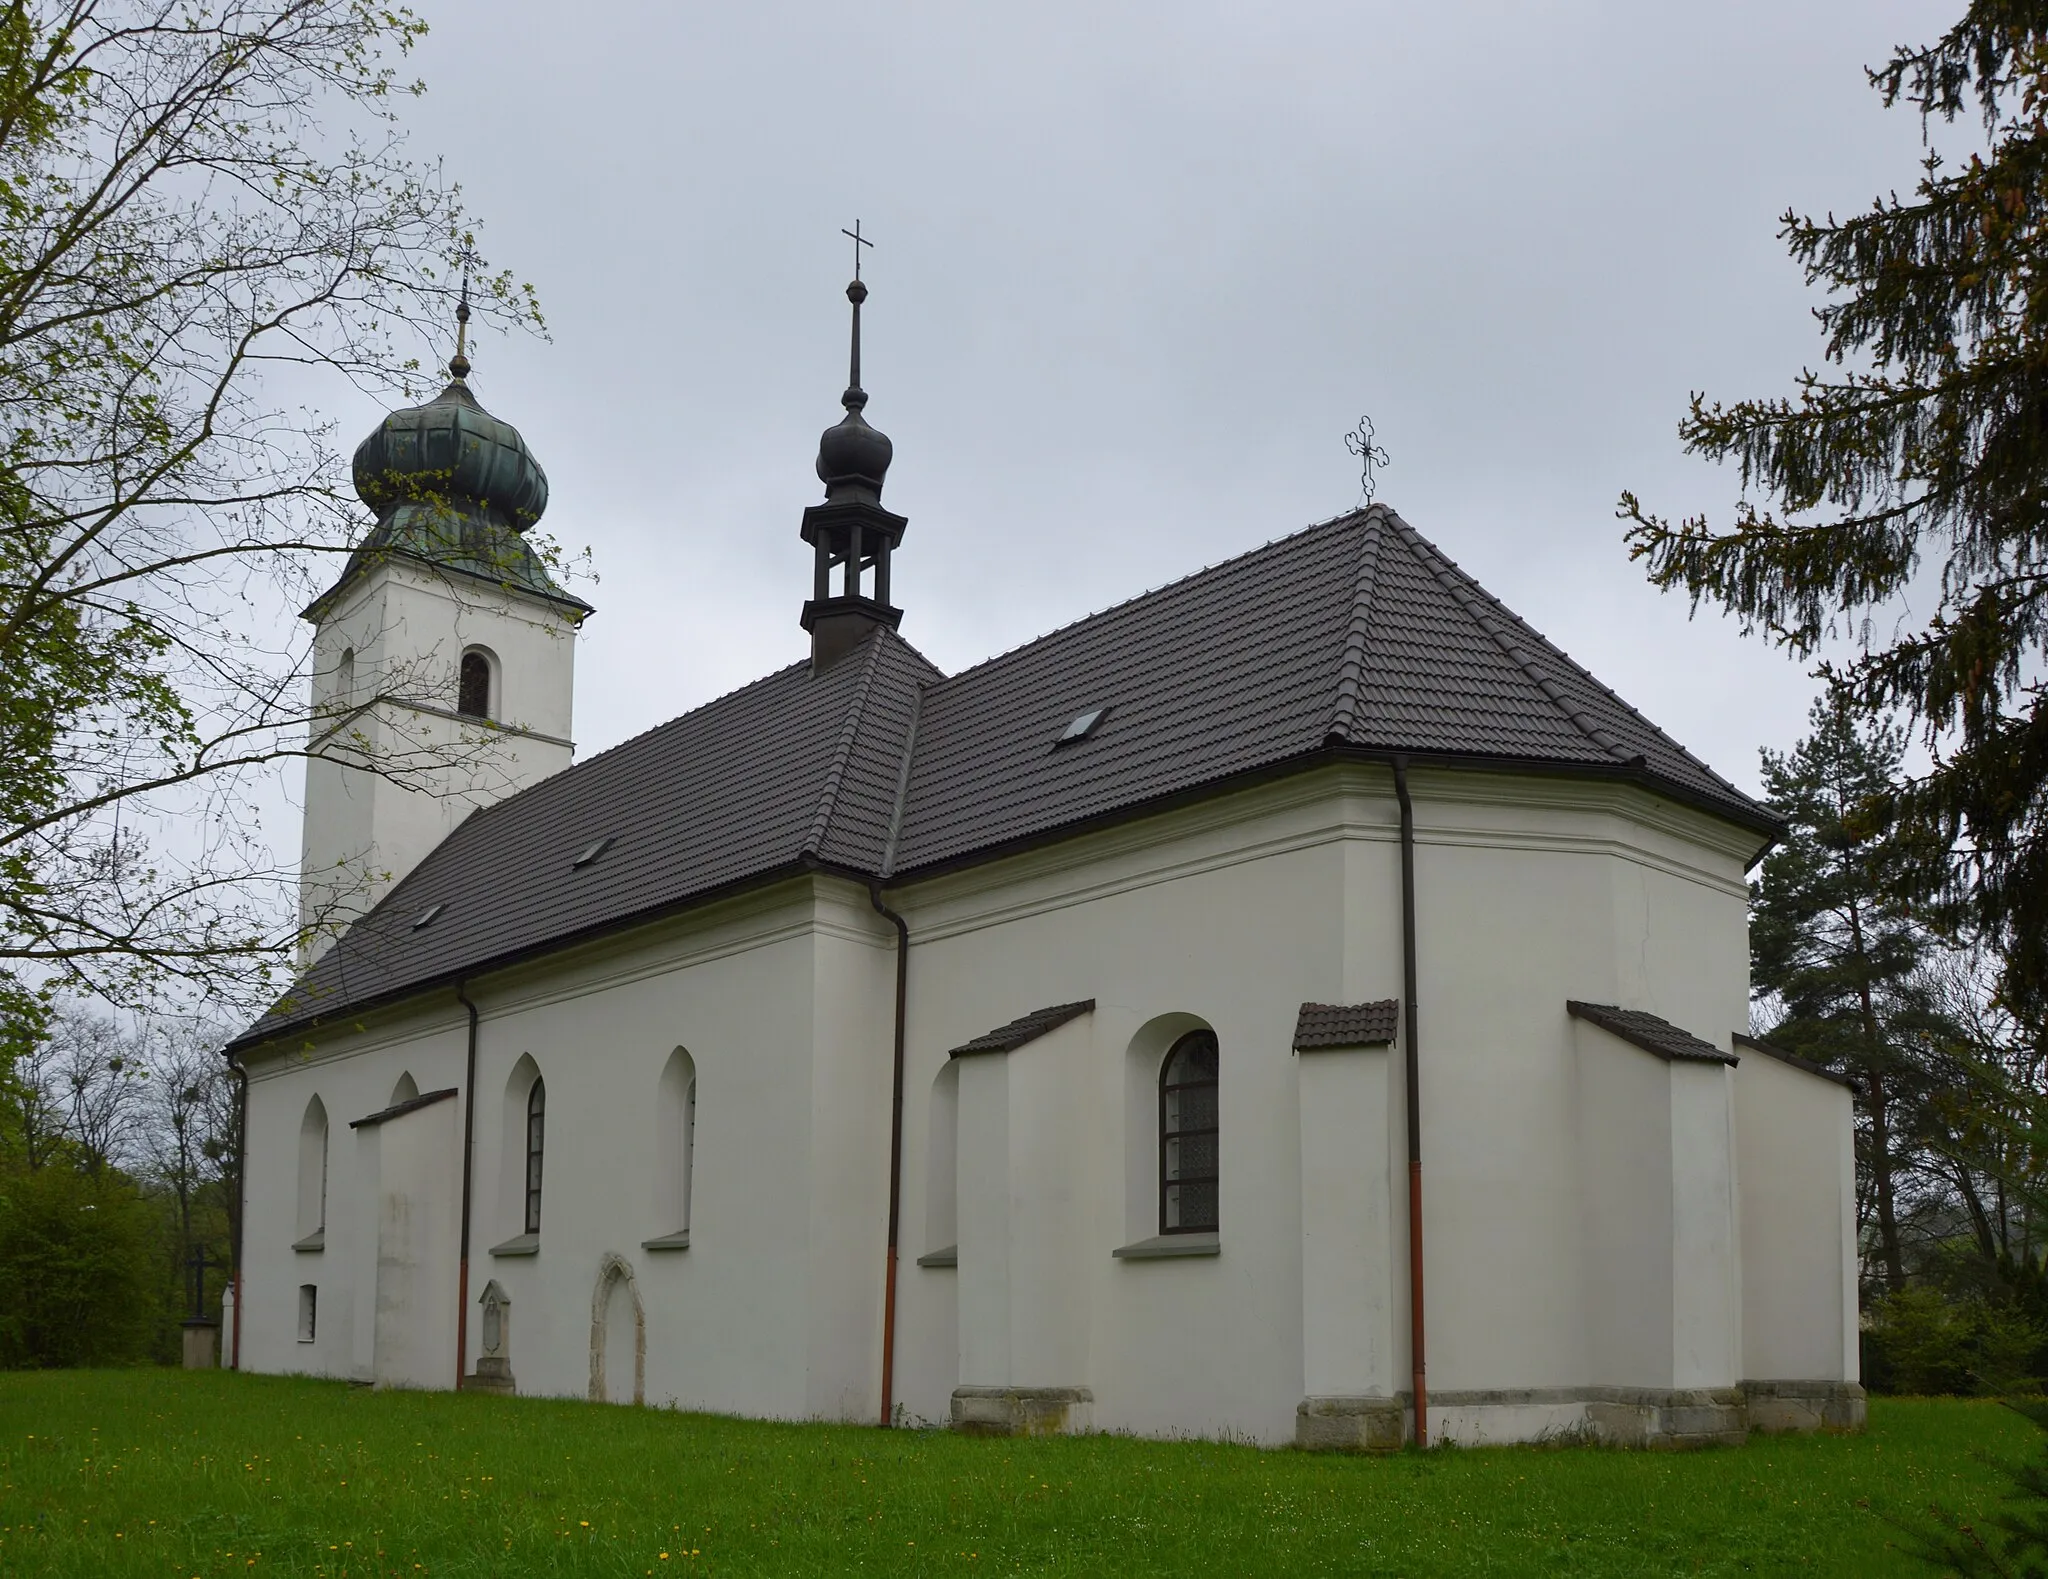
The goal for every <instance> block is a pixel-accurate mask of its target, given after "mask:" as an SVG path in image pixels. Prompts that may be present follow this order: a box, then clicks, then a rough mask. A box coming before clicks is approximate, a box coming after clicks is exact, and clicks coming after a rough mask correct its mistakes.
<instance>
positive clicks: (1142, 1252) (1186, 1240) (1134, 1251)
mask: <svg viewBox="0 0 2048 1579" xmlns="http://www.w3.org/2000/svg"><path fill="white" fill-rule="evenodd" d="M1222 1253H1223V1240H1222V1237H1221V1236H1220V1235H1218V1234H1157V1235H1155V1236H1153V1237H1152V1238H1150V1239H1140V1240H1139V1241H1138V1242H1137V1243H1136V1244H1130V1245H1119V1246H1117V1248H1116V1249H1114V1250H1112V1251H1110V1254H1111V1255H1112V1256H1114V1257H1115V1258H1116V1259H1117V1260H1119V1261H1165V1260H1169V1259H1172V1258H1174V1257H1177V1256H1214V1255H1221V1254H1222Z"/></svg>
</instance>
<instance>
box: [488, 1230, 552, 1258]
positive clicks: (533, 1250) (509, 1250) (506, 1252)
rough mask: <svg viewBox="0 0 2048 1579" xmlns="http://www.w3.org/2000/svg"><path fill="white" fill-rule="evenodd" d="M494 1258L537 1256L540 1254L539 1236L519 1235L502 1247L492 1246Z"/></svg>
mask: <svg viewBox="0 0 2048 1579" xmlns="http://www.w3.org/2000/svg"><path fill="white" fill-rule="evenodd" d="M491 1254H492V1255H494V1256H537V1255H539V1254H540V1235H539V1234H519V1235H516V1236H515V1237H513V1238H511V1239H507V1240H506V1241H505V1242H504V1243H503V1244H501V1245H492V1246H491Z"/></svg>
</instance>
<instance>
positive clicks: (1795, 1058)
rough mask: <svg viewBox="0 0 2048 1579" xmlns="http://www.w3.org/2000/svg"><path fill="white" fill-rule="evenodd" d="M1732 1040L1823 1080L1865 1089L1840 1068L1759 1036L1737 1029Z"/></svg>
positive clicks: (1859, 1089)
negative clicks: (1803, 1056) (1818, 1061)
mask: <svg viewBox="0 0 2048 1579" xmlns="http://www.w3.org/2000/svg"><path fill="white" fill-rule="evenodd" d="M1731 1040H1733V1041H1734V1043H1735V1045H1736V1046H1737V1047H1747V1048H1750V1049H1752V1050H1753V1051H1755V1052H1759V1053H1762V1054H1763V1055H1764V1056H1765V1057H1766V1058H1775V1059H1777V1060H1778V1062H1779V1063H1781V1064H1790V1065H1791V1066H1792V1067H1793V1068H1794V1069H1804V1070H1805V1071H1806V1072H1807V1073H1808V1074H1810V1075H1819V1076H1820V1077H1821V1079H1823V1080H1832V1081H1834V1083H1835V1084H1836V1085H1838V1086H1847V1087H1848V1088H1849V1089H1850V1090H1851V1091H1858V1092H1860V1091H1861V1090H1862V1089H1863V1083H1862V1082H1861V1081H1859V1080H1856V1079H1853V1078H1852V1077H1850V1076H1848V1075H1845V1074H1842V1073H1841V1072H1839V1071H1838V1070H1834V1069H1830V1068H1828V1066H1827V1065H1826V1064H1817V1063H1815V1062H1814V1061H1813V1060H1812V1059H1811V1058H1801V1057H1800V1056H1799V1055H1798V1054H1797V1053H1788V1052H1786V1051H1785V1049H1784V1048H1782V1047H1773V1046H1772V1045H1771V1044H1770V1043H1769V1042H1766V1041H1763V1040H1762V1039H1760V1038H1758V1037H1754V1036H1746V1035H1744V1034H1743V1033H1742V1032H1741V1031H1737V1032H1736V1033H1735V1035H1734V1036H1733V1038H1731Z"/></svg>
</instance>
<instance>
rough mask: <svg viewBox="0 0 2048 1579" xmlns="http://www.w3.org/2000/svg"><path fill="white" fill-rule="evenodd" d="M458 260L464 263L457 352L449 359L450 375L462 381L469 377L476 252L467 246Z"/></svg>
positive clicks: (460, 253) (459, 303) (456, 310)
mask: <svg viewBox="0 0 2048 1579" xmlns="http://www.w3.org/2000/svg"><path fill="white" fill-rule="evenodd" d="M456 260H457V261H458V262H459V263H461V265H462V295H461V297H460V298H459V299H458V300H457V301H456V303H455V354H454V355H453V356H451V357H450V358H449V359H448V376H449V377H451V378H453V379H455V380H456V381H457V382H458V383H460V382H461V381H462V380H463V379H465V378H467V377H469V271H470V267H471V266H472V265H473V264H474V263H475V262H476V253H475V251H474V250H473V249H472V248H469V247H466V246H465V247H464V248H463V249H462V251H461V252H459V253H458V254H456Z"/></svg>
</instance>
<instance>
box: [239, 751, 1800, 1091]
mask: <svg viewBox="0 0 2048 1579" xmlns="http://www.w3.org/2000/svg"><path fill="white" fill-rule="evenodd" d="M1395 757H1405V758H1407V759H1408V760H1409V761H1411V762H1424V763H1428V764H1430V765H1432V766H1440V767H1450V768H1463V769H1467V770H1471V771H1481V772H1503V771H1507V772H1518V773H1544V774H1550V775H1555V776H1561V777H1566V778H1591V779H1602V780H1620V781H1623V782H1631V783H1639V784H1641V785H1643V786H1644V787H1646V788H1649V789H1653V790H1655V791H1656V792H1657V793H1658V794H1660V795H1663V796H1666V797H1667V798H1669V799H1672V800H1676V801H1679V802H1681V803H1683V804H1686V805H1690V806H1692V807H1693V808H1694V809H1696V810H1700V811H1704V812H1707V813H1709V814H1711V815H1714V816H1717V817H1720V818H1721V819H1722V820H1723V821H1727V822H1733V823H1735V824H1736V825H1737V826H1739V827H1751V828H1755V829H1756V830H1757V831H1758V832H1760V833H1764V834H1766V836H1767V842H1766V844H1765V845H1764V848H1765V849H1768V848H1769V847H1770V844H1771V843H1775V842H1776V839H1777V837H1778V835H1779V833H1780V832H1781V830H1782V825H1781V824H1779V823H1777V822H1776V821H1775V819H1771V818H1769V817H1768V814H1766V813H1764V812H1763V811H1762V809H1761V808H1757V809H1756V810H1755V811H1754V812H1753V813H1752V814H1751V815H1748V816H1744V815H1742V814H1741V813H1740V811H1739V810H1738V808H1736V807H1734V806H1731V805H1729V804H1727V803H1725V802H1720V801H1715V800H1712V799H1710V798H1709V797H1707V796H1703V795H1700V794H1698V793H1697V792H1689V791H1688V790H1687V789H1686V788H1685V787H1684V786H1682V785H1677V784H1673V783H1672V782H1671V781H1669V780H1667V779H1664V778H1661V777H1660V776H1658V775H1657V774H1654V773H1651V772H1648V771H1647V770H1646V769H1644V768H1642V767H1640V766H1638V765H1637V764H1634V763H1625V762H1618V763H1615V764H1614V765H1613V766H1612V767H1609V766H1608V765H1607V764H1605V763H1597V762H1588V763H1560V762H1543V761H1538V760H1534V759H1530V758H1524V757H1496V756H1487V755H1481V754H1475V753H1469V752H1438V751H1418V750H1414V749H1412V748H1407V747H1401V748H1395V747H1391V746H1370V745H1352V744H1340V745H1325V746H1320V747H1317V748H1316V749H1315V750H1312V751H1307V752H1301V753H1297V754H1296V755H1294V756H1292V757H1284V758H1282V759H1280V760H1279V761H1276V762H1269V763H1265V764H1262V765H1261V766H1259V767H1256V768H1248V769H1246V770H1244V771H1242V772H1238V773H1231V774H1226V775H1224V776H1223V777H1221V778H1216V779H1211V780H1209V781H1207V782H1206V783H1203V784H1198V785H1194V786H1191V787H1189V788H1186V789H1180V790H1175V791H1172V792H1170V793H1168V794H1164V795H1156V796H1152V797H1150V798H1148V799H1145V800H1140V801H1131V802H1127V803H1126V804H1124V805H1121V806H1117V807H1113V808H1111V809H1110V810H1108V811H1104V812H1099V813H1097V814H1096V815H1094V816H1092V817H1085V818H1080V819H1077V820H1075V821H1072V822H1067V823H1061V824H1058V825H1057V826H1054V827H1051V828H1046V829H1040V830H1036V831H1034V832H1032V833H1028V834H1022V835H1019V836H1018V837H1016V838H1014V839H1009V840H1003V841H1000V842H998V843H995V844H989V845H982V846H978V847H976V848H975V849H972V850H965V851H962V852H961V853H960V854H958V855H955V856H948V857H946V858H945V859H943V860H940V861H934V862H931V863H930V864H928V865H923V866H915V867H906V868H902V869H899V870H897V871H895V872H891V873H889V874H887V876H886V877H885V878H883V880H884V881H886V882H887V883H889V884H890V885H892V886H894V885H900V884H903V883H911V882H921V881H924V880H926V879H928V878H933V877H939V876H942V875H944V874H946V873H948V872H954V871H960V870H963V869H965V868H967V867H971V866H981V865H985V864H987V863H989V862H991V861H998V860H1002V859H1004V858H1005V857H1008V856H1012V855H1018V854H1021V853H1023V852H1024V851H1026V850H1032V849H1037V848H1040V847H1043V846H1045V845H1048V844H1056V843H1060V842H1062V841H1064V840H1066V839H1071V838H1075V837H1078V836H1079V835H1081V834H1085V833H1091V832H1094V831H1096V830H1098V829H1101V828H1107V827H1113V826H1115V825H1116V824H1118V823H1122V822H1130V821H1133V820H1135V819H1136V818H1139V817H1144V816H1154V815H1157V814H1158V813H1160V812H1163V811H1170V810H1172V809H1174V808H1175V807H1177V806H1185V805H1192V804H1195V803H1197V802H1200V801H1204V800H1210V799H1213V798H1215V797H1217V796H1220V795H1225V794H1229V793H1232V792H1233V791H1236V790H1240V789H1246V788H1249V787H1251V786H1252V785H1254V784H1260V783H1267V782H1271V781H1274V780H1278V779H1282V778H1289V777H1292V776H1293V775H1295V774H1297V773H1306V772H1310V771H1312V770H1313V769H1315V768H1319V767H1327V766H1329V765H1331V764H1333V763H1338V762H1372V763H1387V762H1391V761H1392V760H1393V759H1394V758H1395ZM804 872H823V873H826V874H828V875H831V876H835V877H842V878H845V879H846V880H848V881H849V882H853V883H858V884H860V885H862V886H863V887H865V886H867V885H868V884H870V883H872V882H874V881H875V880H876V877H877V874H876V873H873V872H867V871H863V870H861V869H860V868H858V867H850V866H845V865H842V864H840V863H837V862H830V861H825V860H822V859H820V858H818V857H816V856H808V855H807V856H799V857H797V858H796V859H795V860H792V861H786V862H783V863H781V864H779V865H777V866H773V867H769V868H766V869H764V870H762V871H760V872H755V873H752V874H749V875H748V876H745V877H739V878H734V879H732V880H731V881H729V882H726V883H721V884H718V885H716V886H714V887H712V888H707V889H701V890H698V891H696V892H693V893H688V894H683V895H679V896H677V897H675V898H672V899H666V900H663V901H662V902H661V903H660V904H658V905H650V906H647V907H645V908H643V909H640V910H636V911H632V912H630V913H628V914H626V915H622V916H615V917H612V918H609V919H607V920H605V921H602V922H598V923H596V924H595V925H592V926H589V927H586V928H583V929H582V930H580V931H577V932H570V933H563V934H561V935H560V936H557V937H553V938H549V939H547V940H545V941H543V942H539V943H533V944H529V945H527V946H526V947H524V948H520V949H515V950H509V951H507V952H505V953H503V954H496V955H491V956H488V957H486V958H484V959H482V960H478V961H476V962H474V963H471V964H468V965H464V966H462V967H461V968H459V969H451V970H446V971H442V972H439V973H437V974H436V975H433V976H429V977H425V978H422V979H421V980H419V981H416V982H411V983H408V984H406V985H405V986H402V987H395V988H392V989H391V990H389V991H387V992H381V993H375V994H372V995H371V996H369V997H367V998H360V999H354V1000H351V1001H349V1002H348V1003H346V1004H345V1005H338V1006H336V1007H335V1008H334V1009H332V1010H328V1011H325V1012H324V1013H318V1012H316V1013H307V1014H305V1015H301V1016H299V1017H297V1018H295V1019H290V1020H286V1021H284V1022H283V1023H282V1024H279V1025H275V1026H272V1027H270V1028H269V1029H268V1030H266V1031H264V1032H263V1033H262V1034H261V1035H258V1034H256V1032H255V1028H254V1027H252V1028H251V1029H250V1030H249V1031H246V1032H244V1033H243V1034H242V1035H241V1036H239V1037H237V1038H235V1039H234V1040H233V1041H231V1042H230V1043H228V1050H229V1051H243V1050H252V1051H253V1050H257V1049H260V1048H263V1047H266V1046H268V1045H270V1044H273V1043H275V1042H278V1041H280V1040H282V1039H284V1038H287V1037H292V1036H299V1035H304V1034H306V1033H307V1032H310V1031H314V1030H318V1029H321V1028H322V1026H323V1024H328V1023H332V1021H330V1020H329V1019H328V1016H329V1015H332V1016H334V1017H335V1018H336V1019H338V1018H340V1017H341V1016H343V1015H350V1016H352V1015H357V1014H362V1013H364V1012H367V1011H369V1010H372V1009H377V1008H383V1007H387V1006H389V1005H391V1004H394V1003H402V1002H404V1001H405V1000H406V999H408V998H416V997H423V996H425V995H426V994H428V993H432V992H437V991H441V990H443V989H446V988H449V987H452V986H454V985H456V984H457V983H459V982H462V981H465V980H469V979H472V978H474V977H477V976H482V975H488V974H489V973H490V972H492V971H498V970H505V969H508V968H510V967H511V966H514V965H518V964H522V963H524V962H526V961H528V960H532V959H538V958H541V957H543V956H545V955H549V954H554V953H558V952H560V951H561V950H563V949H569V948H575V947H577V946H579V945H581V944H584V943H591V942H595V941H597V940H598V939H600V938H603V937H608V936H610V935H611V934H613V933H616V932H625V931H629V930H631V929H632V928H634V927H638V926H646V925H648V924H649V923H652V922H655V921H661V920H666V919H667V918H669V917H671V916H674V915H678V914H681V913H682V912H684V911H687V910H691V909H695V908H697V907H698V906H701V905H708V904H715V903H717V902H718V901H720V900H723V899H728V898H731V897H733V896H734V895H736V894H740V893H744V892H746V891H748V890H750V889H754V888H762V887H767V886H769V885H771V884H773V883H778V882H785V881H787V880H788V879H789V878H791V877H795V876H798V875H801V874H802V873H804ZM336 946H337V947H339V945H338V944H337V945H336Z"/></svg>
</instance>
